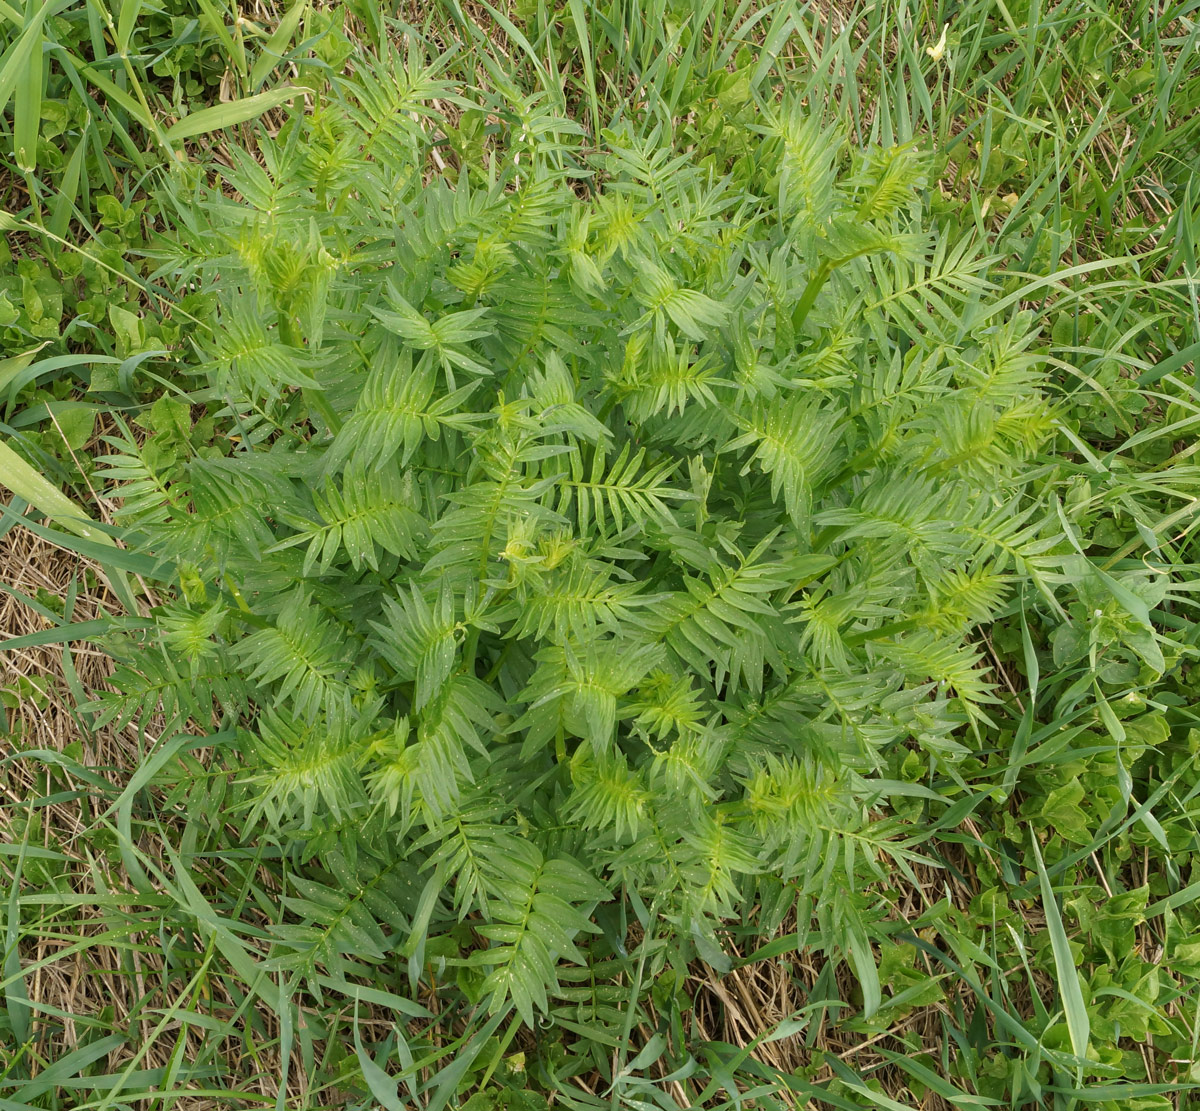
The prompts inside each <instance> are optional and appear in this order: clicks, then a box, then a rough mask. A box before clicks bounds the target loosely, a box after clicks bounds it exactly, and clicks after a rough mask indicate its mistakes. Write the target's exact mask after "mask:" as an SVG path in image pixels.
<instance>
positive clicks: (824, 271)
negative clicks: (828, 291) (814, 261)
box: [792, 259, 833, 332]
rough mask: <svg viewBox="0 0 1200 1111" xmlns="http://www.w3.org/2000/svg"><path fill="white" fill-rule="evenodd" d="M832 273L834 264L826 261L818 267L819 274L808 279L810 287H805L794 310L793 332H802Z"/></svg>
mask: <svg viewBox="0 0 1200 1111" xmlns="http://www.w3.org/2000/svg"><path fill="white" fill-rule="evenodd" d="M832 273H833V262H832V261H830V260H829V259H826V260H825V261H824V262H823V263H821V265H820V266H818V267H817V272H816V273H815V274H814V275H813V276H812V277H811V278H809V279H808V285H806V286H805V287H804V292H803V293H802V294H800V300H799V301H797V302H796V307H795V308H794V309H793V310H792V331H793V332H798V331H800V328H801V327H802V326H803V324H804V319H805V317H807V316H808V313H809V310H810V309H811V308H812V307H813V302H815V301H816V299H817V294H818V293H820V292H821V289H822V287H823V286H824V285H825V283H826V282H827V281H828V280H829V275H830V274H832Z"/></svg>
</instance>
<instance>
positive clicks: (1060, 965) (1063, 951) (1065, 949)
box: [1029, 831, 1091, 1057]
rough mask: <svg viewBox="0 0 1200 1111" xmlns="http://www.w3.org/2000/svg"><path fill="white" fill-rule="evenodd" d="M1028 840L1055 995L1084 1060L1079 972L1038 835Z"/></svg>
mask: <svg viewBox="0 0 1200 1111" xmlns="http://www.w3.org/2000/svg"><path fill="white" fill-rule="evenodd" d="M1029 840H1030V843H1031V844H1032V846H1033V859H1034V863H1035V864H1036V866H1037V874H1038V882H1039V883H1040V884H1041V888H1042V909H1043V911H1044V912H1045V915H1046V929H1048V930H1049V931H1050V947H1051V949H1052V951H1053V953H1054V968H1055V971H1056V972H1057V975H1058V994H1059V997H1060V998H1061V1000H1062V1005H1063V1012H1064V1013H1065V1015H1066V1018H1067V1031H1068V1033H1069V1034H1070V1035H1071V1049H1072V1050H1073V1051H1074V1053H1075V1056H1076V1057H1084V1056H1086V1055H1087V1047H1088V1039H1089V1037H1090V1035H1091V1020H1090V1019H1089V1018H1088V1012H1087V1006H1086V1005H1085V1004H1084V1001H1083V990H1082V989H1081V988H1080V986H1079V970H1078V969H1077V968H1076V967H1075V958H1074V957H1073V956H1072V955H1071V943H1070V942H1069V941H1068V940H1067V931H1066V930H1065V929H1064V928H1063V922H1062V915H1061V914H1060V913H1059V910H1058V901H1057V900H1056V899H1055V897H1054V888H1053V887H1051V886H1050V877H1049V876H1048V875H1047V874H1046V865H1045V863H1044V862H1043V860H1042V850H1041V849H1040V848H1039V847H1038V843H1037V835H1036V834H1034V833H1033V832H1032V831H1031V832H1030V835H1029Z"/></svg>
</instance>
